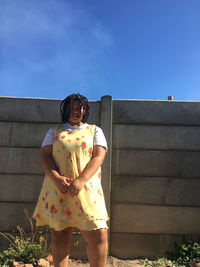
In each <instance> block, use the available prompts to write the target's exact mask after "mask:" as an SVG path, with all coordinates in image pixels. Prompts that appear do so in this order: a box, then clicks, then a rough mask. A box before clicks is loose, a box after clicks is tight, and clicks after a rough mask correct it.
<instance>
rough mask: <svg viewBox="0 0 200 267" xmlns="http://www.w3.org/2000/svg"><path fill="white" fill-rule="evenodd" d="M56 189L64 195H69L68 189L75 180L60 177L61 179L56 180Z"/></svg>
mask: <svg viewBox="0 0 200 267" xmlns="http://www.w3.org/2000/svg"><path fill="white" fill-rule="evenodd" d="M54 182H55V185H56V187H57V188H58V189H59V190H60V191H61V192H62V193H64V194H65V193H67V192H68V188H69V186H70V184H71V183H72V182H73V179H71V178H68V177H66V176H62V175H60V176H59V177H57V178H55V179H54Z"/></svg>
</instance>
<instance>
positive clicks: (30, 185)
mask: <svg viewBox="0 0 200 267" xmlns="http://www.w3.org/2000/svg"><path fill="white" fill-rule="evenodd" d="M43 179H44V178H43V175H28V174H27V175H22V174H13V175H12V174H0V185H1V186H0V201H1V202H3V201H5V202H6V201H7V202H8V201H9V202H10V201H11V202H36V201H37V198H38V195H39V193H40V188H41V186H42V182H43Z"/></svg>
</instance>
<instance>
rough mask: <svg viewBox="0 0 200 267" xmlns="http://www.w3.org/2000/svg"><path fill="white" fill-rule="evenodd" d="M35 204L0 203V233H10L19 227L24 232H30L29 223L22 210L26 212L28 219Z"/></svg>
mask: <svg viewBox="0 0 200 267" xmlns="http://www.w3.org/2000/svg"><path fill="white" fill-rule="evenodd" d="M34 208H35V204H32V203H6V202H0V210H1V220H0V231H1V232H12V231H13V230H16V227H17V225H20V226H21V227H22V228H23V229H24V230H25V231H26V232H30V231H31V228H30V223H29V221H28V219H27V216H26V214H25V213H24V209H26V210H27V211H28V214H29V215H30V217H31V216H32V214H33V211H34Z"/></svg>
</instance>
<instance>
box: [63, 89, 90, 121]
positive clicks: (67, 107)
mask: <svg viewBox="0 0 200 267" xmlns="http://www.w3.org/2000/svg"><path fill="white" fill-rule="evenodd" d="M73 101H79V102H80V105H81V106H83V109H84V111H85V114H84V115H83V119H82V122H84V123H85V122H86V121H87V119H88V117H89V104H88V100H87V98H86V97H85V96H82V95H80V94H79V93H78V94H72V95H69V96H68V97H66V98H65V99H64V100H63V101H62V102H61V104H60V113H61V116H62V123H66V122H69V117H70V111H71V103H72V102H73Z"/></svg>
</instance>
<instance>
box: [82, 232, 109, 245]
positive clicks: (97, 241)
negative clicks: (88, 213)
mask: <svg viewBox="0 0 200 267" xmlns="http://www.w3.org/2000/svg"><path fill="white" fill-rule="evenodd" d="M82 235H83V238H84V239H85V241H86V243H87V244H89V245H94V246H95V245H105V246H107V244H108V234H107V229H98V230H94V231H90V232H85V231H84V232H82Z"/></svg>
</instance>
